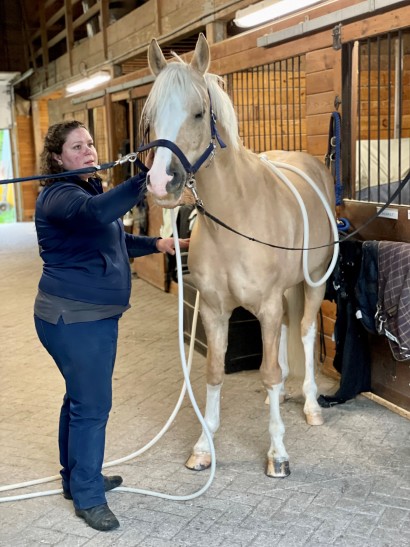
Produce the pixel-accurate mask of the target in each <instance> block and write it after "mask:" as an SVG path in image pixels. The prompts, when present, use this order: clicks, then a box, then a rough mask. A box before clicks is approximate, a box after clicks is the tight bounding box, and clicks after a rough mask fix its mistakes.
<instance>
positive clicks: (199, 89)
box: [142, 54, 239, 148]
mask: <svg viewBox="0 0 410 547" xmlns="http://www.w3.org/2000/svg"><path fill="white" fill-rule="evenodd" d="M174 57H175V59H176V61H174V62H170V63H168V65H167V66H166V67H165V68H164V69H163V70H162V72H160V74H159V75H158V77H157V78H156V80H155V82H154V85H153V86H152V89H151V91H150V93H149V95H148V98H147V101H146V103H145V105H144V109H143V113H142V119H143V120H144V123H146V124H147V123H149V121H150V120H152V119H154V118H155V117H156V116H160V115H161V110H162V106H163V105H164V99H165V98H166V97H169V94H170V93H175V94H177V95H178V96H180V97H181V99H182V100H183V102H185V103H189V102H192V101H198V104H203V103H204V101H205V93H206V91H208V93H209V96H210V98H211V102H212V108H213V110H214V113H215V116H216V119H217V124H219V125H220V126H221V127H222V128H223V129H224V131H225V134H226V138H227V140H228V141H229V143H227V144H230V145H231V146H233V147H234V148H237V147H238V145H239V135H238V120H237V117H236V114H235V110H234V107H233V105H232V102H231V99H230V98H229V96H228V94H227V93H226V92H225V91H224V90H223V89H222V85H223V79H222V78H221V77H220V76H218V75H216V74H210V73H206V74H205V76H204V79H205V85H206V88H207V89H205V87H204V81H203V79H202V77H201V75H200V74H199V73H198V72H196V71H195V70H193V69H192V68H191V67H190V65H189V64H188V63H186V62H185V61H183V60H182V59H181V58H180V57H179V56H178V55H176V54H174Z"/></svg>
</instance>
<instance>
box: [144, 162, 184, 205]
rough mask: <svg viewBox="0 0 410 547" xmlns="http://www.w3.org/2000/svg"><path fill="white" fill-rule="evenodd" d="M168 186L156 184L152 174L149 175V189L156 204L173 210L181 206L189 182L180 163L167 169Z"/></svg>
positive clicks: (173, 164)
mask: <svg viewBox="0 0 410 547" xmlns="http://www.w3.org/2000/svg"><path fill="white" fill-rule="evenodd" d="M164 180H166V181H167V182H166V184H165V186H164V184H162V185H159V184H154V181H153V180H152V179H151V175H150V173H148V174H147V189H148V191H149V192H150V193H151V195H152V196H153V198H154V200H155V202H156V203H157V204H158V205H160V206H161V207H166V208H173V207H176V206H177V205H179V201H180V198H181V195H182V192H183V191H184V188H185V184H186V181H187V173H186V172H185V170H184V169H183V167H182V165H181V164H180V163H179V162H175V161H173V162H171V165H170V166H169V167H168V168H167V173H166V177H164Z"/></svg>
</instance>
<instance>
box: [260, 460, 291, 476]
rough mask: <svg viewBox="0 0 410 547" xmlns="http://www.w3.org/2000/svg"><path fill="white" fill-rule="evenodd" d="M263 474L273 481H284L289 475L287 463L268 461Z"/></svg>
mask: <svg viewBox="0 0 410 547" xmlns="http://www.w3.org/2000/svg"><path fill="white" fill-rule="evenodd" d="M265 473H266V475H267V476H268V477H272V478H274V479H284V478H285V477H288V476H289V475H290V469H289V462H288V461H287V460H285V461H275V460H268V461H267V463H266V471H265Z"/></svg>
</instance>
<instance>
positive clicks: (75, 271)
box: [35, 175, 158, 306]
mask: <svg viewBox="0 0 410 547" xmlns="http://www.w3.org/2000/svg"><path fill="white" fill-rule="evenodd" d="M144 178H145V175H139V176H136V177H132V178H131V179H129V180H127V181H125V182H123V183H122V184H120V185H119V186H116V187H115V188H113V189H112V190H109V191H108V192H105V193H104V192H103V189H102V185H101V182H100V180H99V179H89V180H88V181H84V180H82V179H80V178H79V177H77V176H73V177H68V178H66V179H61V180H58V181H56V182H54V183H53V184H52V185H51V186H48V187H45V188H44V190H43V191H42V192H41V193H40V195H39V197H38V199H37V204H36V213H35V225H36V230H37V238H38V243H39V246H40V256H41V258H42V259H43V261H44V265H43V274H42V276H41V279H40V282H39V289H41V290H42V291H44V292H46V293H49V294H52V295H55V296H60V297H62V298H69V299H71V300H78V301H82V302H90V303H93V304H119V305H124V306H125V305H127V304H128V302H129V297H130V292H131V269H130V264H129V257H138V256H144V255H148V254H152V253H155V252H158V250H157V248H156V242H157V239H158V238H156V237H145V236H133V235H131V234H127V233H126V232H125V231H124V227H123V224H122V222H121V221H120V220H118V218H119V217H121V216H122V215H124V214H125V213H126V212H127V211H129V210H130V209H131V208H132V207H133V206H134V205H135V204H136V203H137V202H138V201H139V199H140V197H141V193H142V185H143V181H144Z"/></svg>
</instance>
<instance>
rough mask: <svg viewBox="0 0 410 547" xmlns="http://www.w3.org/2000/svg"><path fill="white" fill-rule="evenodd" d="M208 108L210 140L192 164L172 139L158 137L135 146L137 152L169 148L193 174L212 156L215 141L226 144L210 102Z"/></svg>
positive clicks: (186, 169)
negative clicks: (209, 112)
mask: <svg viewBox="0 0 410 547" xmlns="http://www.w3.org/2000/svg"><path fill="white" fill-rule="evenodd" d="M209 100H211V98H209ZM210 109H211V116H210V124H211V141H210V143H209V145H208V147H207V148H206V150H205V151H204V152H203V153H202V154H201V156H200V157H199V158H198V159H197V160H196V162H195V163H194V164H191V163H190V162H189V160H188V158H187V157H186V156H185V154H184V153H183V152H182V150H181V149H180V148H179V146H178V145H176V144H175V143H174V142H172V141H169V140H168V139H158V140H155V141H152V142H149V143H148V144H144V145H141V146H140V147H138V148H137V152H144V151H145V150H149V149H150V148H155V147H160V146H162V147H165V148H169V150H171V152H173V153H174V154H175V155H176V156H177V158H178V159H179V161H180V162H181V164H182V166H183V168H184V169H185V171H186V173H187V174H188V175H193V174H195V173H196V172H197V171H198V169H199V168H200V167H201V166H202V164H203V163H204V162H205V161H206V160H207V159H208V158H209V157H211V158H212V157H213V156H214V154H215V149H216V141H217V142H218V144H219V146H220V147H221V148H226V144H225V143H224V142H223V140H222V139H221V136H220V135H219V133H218V129H217V127H216V116H215V113H214V111H213V108H212V104H211V103H210ZM148 131H149V128H147V130H146V134H147V133H148ZM144 138H145V137H144ZM144 167H145V166H144ZM145 170H146V171H148V169H147V168H146V167H145Z"/></svg>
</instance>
